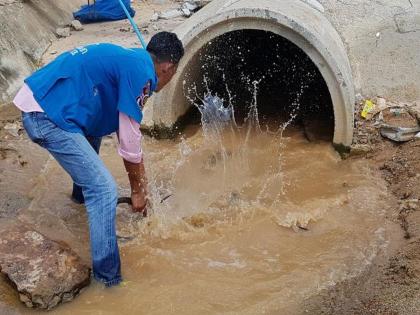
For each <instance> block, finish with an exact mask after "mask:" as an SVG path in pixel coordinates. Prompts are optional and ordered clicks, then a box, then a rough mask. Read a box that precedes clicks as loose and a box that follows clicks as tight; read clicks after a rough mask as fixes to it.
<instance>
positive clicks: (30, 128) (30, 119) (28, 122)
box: [22, 112, 42, 145]
mask: <svg viewBox="0 0 420 315" xmlns="http://www.w3.org/2000/svg"><path fill="white" fill-rule="evenodd" d="M36 114H37V113H35V112H33V113H24V112H22V124H23V128H25V130H26V133H27V134H28V137H29V139H31V140H32V141H33V142H35V143H37V144H39V145H41V144H42V137H41V135H40V133H39V130H38V124H37V123H36Z"/></svg>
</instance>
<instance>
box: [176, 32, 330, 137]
mask: <svg viewBox="0 0 420 315" xmlns="http://www.w3.org/2000/svg"><path fill="white" fill-rule="evenodd" d="M185 78H186V81H185V85H184V92H185V94H186V95H188V97H189V98H190V99H191V98H193V99H195V100H196V101H197V98H196V95H195V90H196V91H197V95H198V96H200V97H202V96H203V94H204V93H205V92H206V91H207V89H208V90H209V91H211V92H212V93H213V94H217V95H218V96H220V97H222V98H223V99H224V100H225V103H226V104H228V103H229V92H228V91H230V93H231V100H232V104H233V106H234V109H235V114H236V117H237V118H238V119H237V120H238V123H241V122H242V121H243V119H244V117H246V115H247V113H248V111H249V107H250V105H251V104H252V102H253V101H254V91H255V89H254V83H253V82H258V84H256V86H257V90H256V92H257V94H256V95H257V98H256V99H257V104H258V112H259V117H260V121H261V122H263V123H264V122H267V123H269V122H273V120H276V121H278V122H281V121H287V120H288V119H289V118H290V117H291V115H296V117H295V119H294V124H297V125H302V126H304V127H305V128H308V126H309V128H311V129H316V130H318V131H319V136H320V138H322V139H325V140H328V141H332V138H333V133H334V112H333V106H332V100H331V96H330V93H329V90H328V87H327V85H326V83H325V80H324V78H323V77H322V75H321V73H320V72H319V70H318V68H317V67H316V66H315V64H314V63H313V62H312V60H311V59H310V58H309V57H308V56H307V55H306V53H305V52H304V51H303V50H301V49H300V48H299V47H297V46H296V45H295V44H293V43H292V42H291V41H289V40H287V39H285V38H283V37H281V36H279V35H277V34H274V33H272V32H267V31H262V30H250V29H245V30H240V31H233V32H229V33H225V34H223V35H221V36H219V37H217V38H216V39H214V40H213V41H211V42H209V43H207V44H206V45H205V46H204V47H203V48H202V49H201V50H200V51H199V53H198V54H196V56H195V57H194V59H193V60H192V62H191V63H190V65H189V68H188V69H187V72H186V75H185ZM193 87H196V88H193ZM314 125H316V128H313V126H314Z"/></svg>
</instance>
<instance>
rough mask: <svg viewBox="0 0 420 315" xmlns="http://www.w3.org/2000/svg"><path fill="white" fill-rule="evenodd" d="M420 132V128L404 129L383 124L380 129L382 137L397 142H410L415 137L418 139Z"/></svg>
mask: <svg viewBox="0 0 420 315" xmlns="http://www.w3.org/2000/svg"><path fill="white" fill-rule="evenodd" d="M419 132H420V127H414V128H404V127H394V126H390V125H386V124H383V125H382V126H381V128H380V133H381V136H382V137H385V138H388V139H390V140H392V141H396V142H407V141H410V140H412V139H413V138H414V137H417V135H418V133H419Z"/></svg>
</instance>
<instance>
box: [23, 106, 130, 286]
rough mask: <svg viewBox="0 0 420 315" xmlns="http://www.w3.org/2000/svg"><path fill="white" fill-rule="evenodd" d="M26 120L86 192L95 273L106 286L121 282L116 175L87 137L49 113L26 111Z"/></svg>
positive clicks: (38, 140) (32, 134)
mask: <svg viewBox="0 0 420 315" xmlns="http://www.w3.org/2000/svg"><path fill="white" fill-rule="evenodd" d="M22 122H23V126H24V128H25V130H26V132H27V133H28V136H29V138H30V139H31V140H32V141H33V142H35V143H37V144H39V145H40V146H41V147H43V148H45V149H47V150H48V151H49V152H50V153H51V155H52V156H53V157H54V158H55V159H56V160H57V162H58V163H59V164H60V165H61V166H62V167H63V169H64V170H65V171H66V172H67V173H68V174H69V175H70V176H71V178H72V179H73V182H74V184H75V185H76V187H80V188H81V190H82V192H83V197H84V201H85V205H86V209H87V213H88V218H89V231H90V247H91V254H92V265H93V276H94V277H95V279H96V280H98V281H100V282H103V283H105V285H106V286H112V285H117V284H119V283H120V282H121V280H122V279H121V262H120V255H119V250H118V243H117V236H116V228H115V215H116V208H117V199H118V191H117V185H116V183H115V181H114V179H113V177H112V176H111V174H110V172H109V171H108V170H107V168H106V167H105V165H104V163H103V162H102V160H101V159H100V158H99V155H98V154H97V153H96V151H95V149H94V148H93V147H92V145H91V144H90V143H89V141H88V140H87V139H86V138H85V136H83V135H81V134H78V133H71V132H67V131H65V130H63V129H60V128H59V127H58V126H56V125H55V124H54V123H53V122H52V121H50V120H49V119H48V117H47V115H46V114H45V113H38V112H33V113H22ZM98 150H99V146H98Z"/></svg>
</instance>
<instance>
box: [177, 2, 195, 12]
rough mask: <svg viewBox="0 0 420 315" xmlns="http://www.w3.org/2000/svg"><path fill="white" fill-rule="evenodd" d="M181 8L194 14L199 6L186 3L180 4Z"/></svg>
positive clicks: (193, 3)
mask: <svg viewBox="0 0 420 315" xmlns="http://www.w3.org/2000/svg"><path fill="white" fill-rule="evenodd" d="M181 8H182V9H186V10H188V11H191V12H194V11H197V10H198V9H199V5H198V4H197V3H196V2H194V1H186V2H184V3H183V4H182V6H181Z"/></svg>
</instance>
